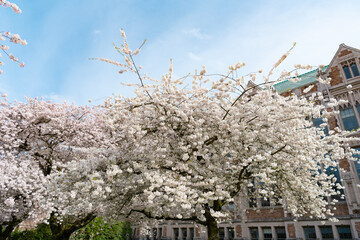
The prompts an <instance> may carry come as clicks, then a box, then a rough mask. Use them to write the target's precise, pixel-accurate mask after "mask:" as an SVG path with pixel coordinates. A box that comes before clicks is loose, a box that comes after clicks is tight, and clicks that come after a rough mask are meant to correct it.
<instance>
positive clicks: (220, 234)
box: [219, 228, 225, 240]
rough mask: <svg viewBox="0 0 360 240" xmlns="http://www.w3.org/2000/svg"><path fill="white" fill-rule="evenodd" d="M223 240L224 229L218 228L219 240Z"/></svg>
mask: <svg viewBox="0 0 360 240" xmlns="http://www.w3.org/2000/svg"><path fill="white" fill-rule="evenodd" d="M224 238H225V232H224V228H219V239H220V240H223V239H224Z"/></svg>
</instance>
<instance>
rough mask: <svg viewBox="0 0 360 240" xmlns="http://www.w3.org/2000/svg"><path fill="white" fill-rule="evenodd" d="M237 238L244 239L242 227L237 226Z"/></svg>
mask: <svg viewBox="0 0 360 240" xmlns="http://www.w3.org/2000/svg"><path fill="white" fill-rule="evenodd" d="M235 229H236V230H235V231H236V237H242V229H241V225H236V228H235Z"/></svg>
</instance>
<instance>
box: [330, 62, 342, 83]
mask: <svg viewBox="0 0 360 240" xmlns="http://www.w3.org/2000/svg"><path fill="white" fill-rule="evenodd" d="M329 77H331V82H330V85H331V86H336V85H338V84H340V83H342V82H343V81H342V79H341V75H340V69H339V68H338V67H337V66H334V67H332V68H331V71H330V73H329Z"/></svg>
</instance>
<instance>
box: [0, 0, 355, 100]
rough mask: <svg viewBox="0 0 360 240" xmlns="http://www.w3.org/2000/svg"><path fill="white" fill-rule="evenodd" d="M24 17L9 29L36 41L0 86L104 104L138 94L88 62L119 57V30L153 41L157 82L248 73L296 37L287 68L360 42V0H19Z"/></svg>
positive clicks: (1, 24) (17, 94)
mask: <svg viewBox="0 0 360 240" xmlns="http://www.w3.org/2000/svg"><path fill="white" fill-rule="evenodd" d="M13 2H14V3H16V4H17V5H19V7H20V8H21V9H22V11H23V13H22V14H20V15H18V14H15V13H13V12H12V11H11V9H0V10H1V11H0V16H1V21H0V30H1V31H11V32H14V33H19V34H20V36H21V37H22V38H23V39H26V40H27V42H28V45H27V46H18V45H10V47H11V49H10V50H9V52H10V53H13V54H14V55H15V56H17V57H19V58H20V59H21V60H22V61H24V62H25V64H26V66H25V68H19V67H18V65H17V64H14V63H12V62H10V61H8V59H5V58H4V57H3V59H2V61H4V62H5V65H4V66H2V69H3V70H4V73H3V74H2V75H0V91H1V92H2V93H7V95H8V97H9V99H11V100H14V99H17V100H20V101H23V100H24V96H29V97H36V96H38V97H41V96H43V97H45V98H47V99H50V100H53V101H56V102H61V101H63V100H66V101H68V102H75V103H76V104H87V101H88V99H92V100H93V104H101V103H102V102H103V100H104V99H105V98H106V97H108V96H110V95H111V94H112V93H115V94H118V93H120V94H122V95H125V96H130V95H131V89H129V88H126V87H124V86H121V85H120V82H136V81H137V79H136V77H135V76H133V75H129V74H125V75H119V74H118V73H117V72H118V70H119V69H117V68H116V67H115V66H112V65H110V64H106V63H103V62H99V61H91V60H88V58H92V57H106V58H110V59H113V60H119V59H120V57H119V56H118V54H117V53H116V52H115V50H114V49H113V46H112V42H115V43H120V42H121V35H120V31H119V30H120V29H121V28H123V29H124V30H125V32H126V34H127V36H128V40H129V43H130V46H132V47H133V49H135V48H136V47H137V46H138V45H140V44H141V42H142V41H143V39H147V43H146V45H145V46H144V48H143V50H142V51H141V53H140V54H139V55H138V56H136V62H137V63H138V64H139V65H142V66H143V67H144V68H143V70H144V72H146V73H149V74H150V75H151V76H153V77H155V78H159V77H161V75H162V74H165V73H166V72H167V69H168V64H169V59H170V58H172V59H173V62H174V71H175V74H176V75H177V76H183V75H186V74H187V73H189V72H193V71H194V69H196V68H197V69H200V68H201V66H202V65H206V66H207V70H208V72H209V73H224V72H226V71H227V66H228V65H230V64H234V63H236V62H238V61H245V62H246V63H247V66H246V67H245V68H244V69H243V70H242V73H244V74H246V73H248V72H252V71H256V70H259V69H264V71H266V70H269V69H270V68H271V66H272V65H273V64H274V63H275V61H276V60H277V59H278V58H279V57H280V56H281V55H282V54H283V53H284V52H285V51H286V50H287V49H289V48H290V47H291V46H292V43H293V42H297V46H296V48H295V49H294V50H293V52H292V54H291V55H290V57H289V58H288V59H287V61H286V62H285V63H284V64H283V65H281V66H280V69H279V70H283V69H288V70H291V69H292V68H293V65H294V64H297V63H306V64H311V65H319V64H328V63H329V62H330V61H331V58H332V57H333V55H334V54H335V52H336V50H337V49H338V46H339V44H341V43H345V44H347V45H350V46H352V47H356V48H360V41H359V40H360V32H359V26H360V15H359V12H360V2H359V1H358V0H353V1H350V0H344V1H335V0H327V1H322V0H318V1H310V0H292V1H287V0H282V1H280V0H279V1H276V0H273V1H260V0H251V1H250V0H248V1H245V0H237V1H235V0H233V1H224V0H207V1H205V0H202V1H200V0H192V1H190V0H189V1H185V0H167V1H165V0H162V1H157V0H151V1H150V0H103V1H95V0H86V1H85V0H61V1H55V0H52V1H50V0H33V1H28V0H27V1H25V0H16V1H15V0H14V1H13Z"/></svg>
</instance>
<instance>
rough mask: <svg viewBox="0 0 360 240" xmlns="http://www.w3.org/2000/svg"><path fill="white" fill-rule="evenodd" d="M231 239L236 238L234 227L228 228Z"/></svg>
mask: <svg viewBox="0 0 360 240" xmlns="http://www.w3.org/2000/svg"><path fill="white" fill-rule="evenodd" d="M227 231H228V236H229V240H233V239H234V238H235V231H234V228H232V227H229V228H227Z"/></svg>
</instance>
